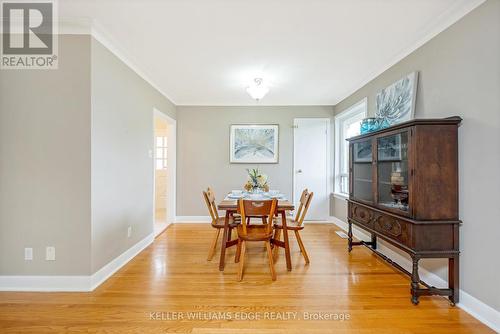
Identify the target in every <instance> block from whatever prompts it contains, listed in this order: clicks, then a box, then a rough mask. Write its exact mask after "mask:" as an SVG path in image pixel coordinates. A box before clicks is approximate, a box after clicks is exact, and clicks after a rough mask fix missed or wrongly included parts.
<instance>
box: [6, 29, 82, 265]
mask: <svg viewBox="0 0 500 334" xmlns="http://www.w3.org/2000/svg"><path fill="white" fill-rule="evenodd" d="M46 246H55V247H56V261H45V247H46ZM24 247H32V248H33V251H34V258H33V261H24ZM89 272H90V38H89V36H81V35H80V36H67V35H65V36H60V41H59V69H57V70H0V275H87V274H89Z"/></svg>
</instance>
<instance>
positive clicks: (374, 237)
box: [371, 233, 377, 249]
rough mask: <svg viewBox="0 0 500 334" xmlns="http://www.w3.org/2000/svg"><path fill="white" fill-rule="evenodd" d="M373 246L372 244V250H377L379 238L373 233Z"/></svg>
mask: <svg viewBox="0 0 500 334" xmlns="http://www.w3.org/2000/svg"><path fill="white" fill-rule="evenodd" d="M371 244H372V249H377V236H376V235H375V234H373V233H372V240H371Z"/></svg>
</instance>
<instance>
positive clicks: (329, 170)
mask: <svg viewBox="0 0 500 334" xmlns="http://www.w3.org/2000/svg"><path fill="white" fill-rule="evenodd" d="M297 120H323V121H325V122H326V152H325V154H326V176H325V178H326V180H325V182H326V195H327V196H328V211H327V212H326V213H325V217H329V216H330V205H331V203H330V194H331V193H332V186H333V182H331V181H332V175H333V171H332V152H331V147H332V132H331V123H332V118H328V117H296V118H294V119H293V126H292V127H293V166H292V174H293V182H292V202H293V203H294V204H297V203H295V193H296V190H295V185H296V183H297V182H296V175H297V173H296V172H295V171H296V165H297V162H296V158H297V152H296V147H297V145H296V140H297V137H296V136H295V129H297V128H298V126H297V122H296V121H297Z"/></svg>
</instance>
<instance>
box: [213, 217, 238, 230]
mask: <svg viewBox="0 0 500 334" xmlns="http://www.w3.org/2000/svg"><path fill="white" fill-rule="evenodd" d="M225 219H226V218H225V217H220V218H219V219H217V220H216V221H215V222H213V221H212V227H213V228H224V220H225ZM240 220H241V219H240ZM238 225H239V222H236V221H234V220H233V219H232V218H229V227H236V226H238Z"/></svg>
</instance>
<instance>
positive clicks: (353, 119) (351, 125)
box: [335, 98, 367, 197]
mask: <svg viewBox="0 0 500 334" xmlns="http://www.w3.org/2000/svg"><path fill="white" fill-rule="evenodd" d="M366 114H367V99H366V98H364V99H363V100H361V101H359V102H358V103H356V104H355V105H353V106H352V107H350V108H348V109H347V110H345V111H343V112H341V113H340V114H338V115H337V116H336V117H335V194H337V195H340V196H342V197H347V196H349V143H348V142H347V141H346V139H347V138H350V137H354V136H357V135H359V133H360V126H361V121H362V120H363V118H365V117H366Z"/></svg>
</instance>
